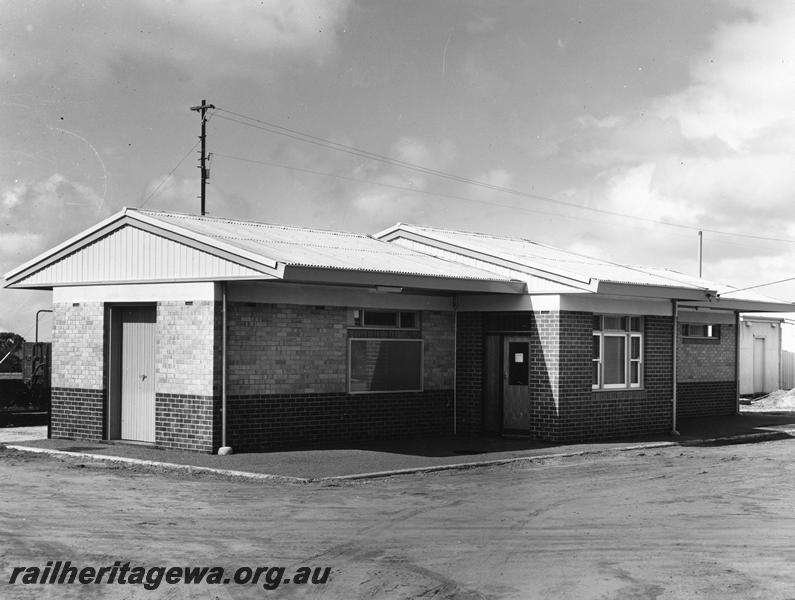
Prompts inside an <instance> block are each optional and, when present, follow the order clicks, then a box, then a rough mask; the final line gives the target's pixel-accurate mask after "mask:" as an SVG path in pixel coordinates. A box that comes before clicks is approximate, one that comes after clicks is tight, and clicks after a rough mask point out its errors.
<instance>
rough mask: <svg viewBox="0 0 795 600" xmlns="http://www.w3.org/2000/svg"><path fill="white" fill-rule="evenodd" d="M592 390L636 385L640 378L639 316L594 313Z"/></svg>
mask: <svg viewBox="0 0 795 600" xmlns="http://www.w3.org/2000/svg"><path fill="white" fill-rule="evenodd" d="M593 328H594V332H593V338H592V345H591V387H592V388H593V389H620V388H639V387H641V385H642V383H643V382H642V379H643V317H628V316H616V315H594V318H593Z"/></svg>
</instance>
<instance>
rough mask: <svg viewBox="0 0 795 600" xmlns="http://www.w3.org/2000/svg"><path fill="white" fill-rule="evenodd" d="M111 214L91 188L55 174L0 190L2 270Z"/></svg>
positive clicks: (0, 258) (0, 255) (18, 182)
mask: <svg viewBox="0 0 795 600" xmlns="http://www.w3.org/2000/svg"><path fill="white" fill-rule="evenodd" d="M106 214H107V211H106V209H105V208H103V206H102V198H101V196H100V195H99V194H98V193H97V192H96V191H95V190H94V189H93V188H92V187H90V186H88V185H85V184H83V183H80V182H75V181H69V180H67V179H66V178H65V177H64V176H63V175H61V174H59V173H54V174H53V175H51V176H50V177H48V178H46V179H43V180H39V181H16V182H14V183H13V184H11V185H8V186H6V187H5V188H3V189H1V190H0V227H2V237H3V243H2V245H0V267H2V268H4V271H3V272H5V271H7V270H8V269H10V268H13V267H14V266H16V264H17V263H22V262H24V261H26V260H28V259H30V258H32V257H34V256H36V255H37V254H39V253H41V252H43V251H44V250H47V249H48V248H50V247H51V246H54V245H56V244H58V243H60V242H62V241H64V240H65V239H67V238H69V237H70V236H72V235H74V234H75V233H77V232H78V231H80V230H82V229H84V228H86V227H88V226H90V225H92V224H93V223H95V222H96V221H98V220H100V219H101V218H102V217H104V216H106Z"/></svg>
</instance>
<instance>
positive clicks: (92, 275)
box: [11, 225, 275, 288]
mask: <svg viewBox="0 0 795 600" xmlns="http://www.w3.org/2000/svg"><path fill="white" fill-rule="evenodd" d="M240 278H257V279H273V278H275V275H272V274H267V273H264V272H262V271H258V270H255V269H252V268H249V267H246V266H243V265H241V264H238V263H236V262H234V261H232V260H227V259H225V258H221V257H219V256H216V255H213V254H210V253H209V252H205V251H203V250H199V249H197V248H194V247H191V246H189V245H187V244H183V243H180V242H178V241H175V240H173V239H169V238H166V237H163V236H160V235H157V234H156V233H152V232H149V231H145V230H142V229H138V228H137V227H133V226H130V225H125V226H122V227H121V228H119V229H116V230H113V231H111V232H110V233H108V234H107V235H105V236H103V237H100V238H98V239H97V240H95V241H93V242H91V243H89V244H87V245H85V246H82V247H78V248H76V249H75V251H74V252H71V253H69V254H66V255H65V256H63V257H61V258H60V259H58V260H56V261H54V262H51V263H49V264H45V266H43V267H42V268H41V269H39V270H36V271H33V272H31V273H29V274H27V275H23V276H22V277H21V278H20V279H19V280H18V281H13V282H12V283H11V286H13V287H31V288H42V287H45V288H46V287H52V286H59V285H86V284H97V283H119V282H136V281H148V282H153V281H165V282H167V281H195V280H208V279H240Z"/></svg>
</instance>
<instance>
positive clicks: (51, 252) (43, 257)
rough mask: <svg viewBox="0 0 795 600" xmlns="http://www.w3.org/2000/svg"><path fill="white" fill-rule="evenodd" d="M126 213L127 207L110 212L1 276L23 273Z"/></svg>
mask: <svg viewBox="0 0 795 600" xmlns="http://www.w3.org/2000/svg"><path fill="white" fill-rule="evenodd" d="M126 213H127V209H126V208H122V209H121V210H120V211H119V212H117V213H114V214H112V215H111V216H109V217H108V218H107V219H104V220H102V221H100V222H99V223H97V224H96V225H94V226H92V227H89V228H88V229H86V230H85V231H81V232H80V233H78V234H77V235H73V236H72V237H70V238H69V239H68V240H66V241H65V242H61V243H60V244H58V245H57V246H55V247H54V248H50V249H49V250H47V251H46V252H42V253H41V254H39V255H38V256H36V257H35V258H32V259H30V260H29V261H27V262H26V263H23V264H21V265H19V266H18V267H16V268H15V269H11V270H10V271H9V272H8V273H6V274H5V275H4V276H3V278H4V279H5V280H6V281H8V280H9V279H11V278H13V277H15V276H16V275H18V274H20V273H23V272H24V271H27V270H28V269H29V268H30V267H32V266H34V265H36V264H37V263H39V262H43V261H45V260H47V259H48V258H50V257H51V256H54V255H56V254H59V253H60V252H61V251H63V250H65V249H67V248H69V247H71V246H74V245H75V244H77V243H79V242H80V241H81V240H83V239H85V238H87V237H91V236H92V235H93V234H94V233H96V232H97V231H100V230H102V229H105V228H106V227H108V226H109V225H112V224H113V223H115V222H116V221H119V220H121V219H123V218H124V217H125V215H126ZM5 287H8V285H6V286H5Z"/></svg>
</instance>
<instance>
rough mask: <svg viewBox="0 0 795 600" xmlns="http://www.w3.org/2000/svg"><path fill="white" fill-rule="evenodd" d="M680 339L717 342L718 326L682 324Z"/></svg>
mask: <svg viewBox="0 0 795 600" xmlns="http://www.w3.org/2000/svg"><path fill="white" fill-rule="evenodd" d="M682 337H684V338H694V339H700V340H719V339H720V325H695V324H693V323H683V324H682Z"/></svg>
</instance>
